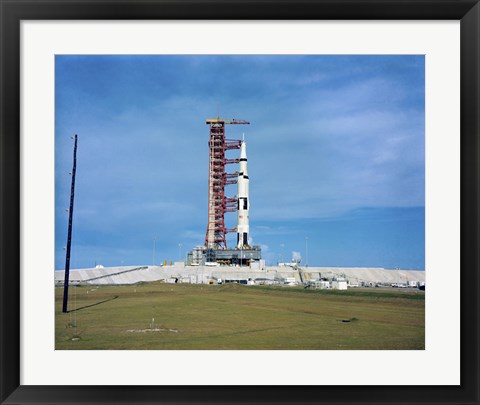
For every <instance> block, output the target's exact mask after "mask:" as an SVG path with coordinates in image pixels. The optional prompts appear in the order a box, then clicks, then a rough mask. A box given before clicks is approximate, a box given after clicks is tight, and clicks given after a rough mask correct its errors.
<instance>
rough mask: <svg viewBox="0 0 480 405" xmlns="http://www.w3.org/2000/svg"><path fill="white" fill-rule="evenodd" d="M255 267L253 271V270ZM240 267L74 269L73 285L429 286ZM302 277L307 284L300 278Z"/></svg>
mask: <svg viewBox="0 0 480 405" xmlns="http://www.w3.org/2000/svg"><path fill="white" fill-rule="evenodd" d="M252 267H253V268H252ZM255 267H256V266H251V267H238V266H212V267H210V266H204V265H199V266H181V265H179V266H128V267H127V266H125V267H104V268H89V269H76V270H70V282H71V284H105V285H109V284H136V283H140V282H149V281H164V282H167V280H171V281H172V282H177V283H178V282H191V283H204V284H208V282H209V280H211V279H213V280H218V279H221V280H225V282H230V281H233V282H235V281H237V282H239V281H240V280H244V281H245V284H247V283H248V280H249V279H251V280H253V281H254V282H255V283H256V284H267V285H269V284H278V285H283V284H284V283H285V280H286V279H287V278H294V279H295V281H296V283H298V284H310V283H316V284H318V285H321V288H328V287H327V283H322V280H323V281H328V280H333V278H335V277H338V278H340V277H342V278H344V279H345V280H346V282H347V283H350V284H351V283H358V284H359V285H360V283H371V285H372V286H375V285H378V284H382V285H385V286H390V285H391V284H393V283H397V284H405V285H406V284H407V282H408V281H412V282H413V281H417V282H418V284H419V285H425V272H424V271H419V270H386V269H382V268H331V267H328V268H326V267H308V268H305V267H302V268H300V269H301V271H298V270H294V269H292V268H290V267H278V266H274V267H262V266H259V268H258V267H257V268H255ZM300 273H301V274H302V277H303V281H302V279H301V278H300ZM63 280H64V271H63V270H58V271H55V283H56V284H59V285H61V284H63ZM328 282H329V283H330V281H328Z"/></svg>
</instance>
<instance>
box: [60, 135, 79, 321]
mask: <svg viewBox="0 0 480 405" xmlns="http://www.w3.org/2000/svg"><path fill="white" fill-rule="evenodd" d="M76 171H77V135H76V134H75V145H74V147H73V169H72V187H71V190H70V209H69V211H68V235H67V253H66V257H65V281H64V283H63V309H62V312H63V313H64V314H66V313H67V308H68V283H69V280H70V250H71V247H72V219H73V200H74V196H75V172H76Z"/></svg>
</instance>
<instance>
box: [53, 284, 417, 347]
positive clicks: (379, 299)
mask: <svg viewBox="0 0 480 405" xmlns="http://www.w3.org/2000/svg"><path fill="white" fill-rule="evenodd" d="M62 297H63V288H56V297H55V304H56V313H55V323H56V325H55V327H56V344H55V346H56V349H78V350H87V349H95V350H97V349H103V350H108V349H115V350H118V349H126V350H131V349H147V350H154V349H168V350H175V349H193V350H195V349H205V350H216V349H228V350H238V349H249V350H252V349H253V350H255V349H258V350H268V349H280V350H282V349H283V350H303V349H313V350H331V349H354V350H375V349H381V350H391V349H400V350H411V349H414V350H418V349H424V348H425V295H424V293H423V292H416V291H414V292H408V291H400V290H392V291H389V290H380V291H377V290H354V289H351V290H347V291H329V290H305V289H303V288H301V287H263V286H262V287H261V286H244V285H238V284H226V285H189V284H163V283H144V284H139V285H135V286H100V287H96V286H83V287H70V300H69V309H70V310H71V311H70V312H69V313H68V314H63V313H62V312H61V306H62ZM74 308H77V309H76V310H73V309H74ZM152 318H154V325H153V327H154V328H156V329H159V331H156V332H152V331H146V332H145V329H150V328H152ZM343 321H350V322H343ZM75 324H76V327H74V325H75ZM132 331H133V332H132ZM72 338H75V339H74V340H72Z"/></svg>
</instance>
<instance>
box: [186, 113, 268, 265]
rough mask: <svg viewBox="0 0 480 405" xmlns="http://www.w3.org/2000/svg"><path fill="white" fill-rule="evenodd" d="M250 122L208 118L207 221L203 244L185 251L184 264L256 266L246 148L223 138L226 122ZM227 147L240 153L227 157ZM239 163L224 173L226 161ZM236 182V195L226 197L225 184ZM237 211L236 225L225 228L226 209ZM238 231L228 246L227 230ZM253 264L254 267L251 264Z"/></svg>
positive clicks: (257, 255) (258, 258)
mask: <svg viewBox="0 0 480 405" xmlns="http://www.w3.org/2000/svg"><path fill="white" fill-rule="evenodd" d="M228 124H250V123H249V122H247V121H243V120H236V119H224V118H212V119H207V125H210V138H209V141H208V147H209V151H210V153H209V159H208V223H207V232H206V234H205V242H204V245H203V246H197V247H195V248H194V249H193V250H192V251H190V252H189V253H188V254H187V260H186V264H187V266H200V265H208V266H210V265H220V264H223V265H227V266H239V267H243V266H249V267H251V268H254V267H255V266H257V268H258V267H259V265H260V261H261V258H262V250H261V248H260V246H255V245H254V246H250V245H249V243H250V242H249V209H250V199H249V178H248V173H247V152H246V143H245V141H244V140H234V139H226V138H225V125H228ZM229 149H240V157H239V158H236V159H227V157H226V156H225V152H226V151H227V150H229ZM232 163H239V170H238V171H235V173H227V172H226V171H225V166H226V165H227V164H232ZM235 183H237V184H238V195H236V196H234V197H227V196H226V195H225V186H227V185H229V184H235ZM236 211H237V226H236V227H235V228H233V229H227V228H226V226H225V213H227V212H236ZM228 232H236V233H237V244H236V246H235V247H233V248H228V247H227V240H226V234H227V233H228ZM252 266H253V267H252Z"/></svg>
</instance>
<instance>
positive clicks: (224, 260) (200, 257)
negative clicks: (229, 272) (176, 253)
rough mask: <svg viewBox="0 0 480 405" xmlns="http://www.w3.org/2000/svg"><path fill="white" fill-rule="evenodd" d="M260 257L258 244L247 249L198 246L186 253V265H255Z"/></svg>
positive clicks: (260, 252)
mask: <svg viewBox="0 0 480 405" xmlns="http://www.w3.org/2000/svg"><path fill="white" fill-rule="evenodd" d="M261 258H262V250H261V248H260V246H252V247H251V248H249V249H237V248H235V249H228V248H226V249H212V248H205V247H203V246H198V247H196V248H194V249H193V250H192V251H191V252H188V254H187V260H186V263H185V264H186V265H187V266H205V265H207V266H208V265H214V264H218V265H227V266H241V267H243V266H248V267H255V262H257V263H259V262H260V259H261Z"/></svg>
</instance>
